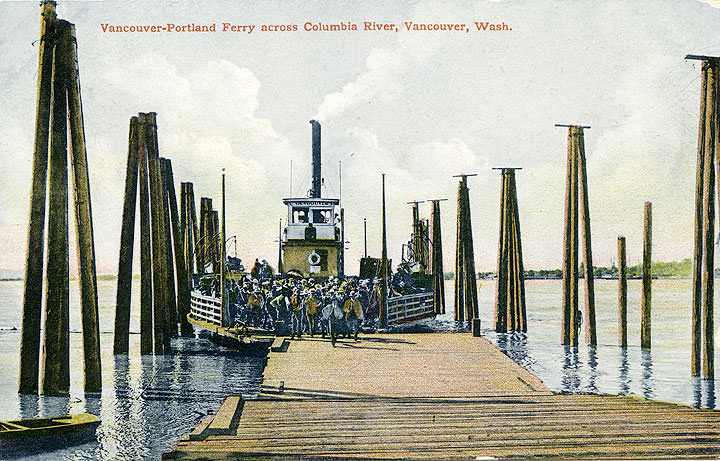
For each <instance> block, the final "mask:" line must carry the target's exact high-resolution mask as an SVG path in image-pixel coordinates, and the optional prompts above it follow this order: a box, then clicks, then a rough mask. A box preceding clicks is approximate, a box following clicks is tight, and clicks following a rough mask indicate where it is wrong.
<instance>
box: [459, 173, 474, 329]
mask: <svg viewBox="0 0 720 461" xmlns="http://www.w3.org/2000/svg"><path fill="white" fill-rule="evenodd" d="M468 176H475V175H474V174H472V175H469V174H463V175H458V176H456V177H459V178H460V181H459V184H458V201H457V246H456V251H455V320H456V321H459V322H464V321H468V322H470V321H472V319H475V318H477V317H478V293H477V274H476V273H475V254H474V252H473V237H472V226H471V221H470V192H469V189H468V185H467V178H468Z"/></svg>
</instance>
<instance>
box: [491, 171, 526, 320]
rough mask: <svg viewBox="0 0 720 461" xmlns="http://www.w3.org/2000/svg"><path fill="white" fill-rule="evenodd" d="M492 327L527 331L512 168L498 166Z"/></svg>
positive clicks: (517, 215) (523, 277)
mask: <svg viewBox="0 0 720 461" xmlns="http://www.w3.org/2000/svg"><path fill="white" fill-rule="evenodd" d="M501 190H502V192H501V198H500V233H499V238H498V265H497V267H498V271H497V274H498V275H497V288H496V290H497V291H496V295H495V331H498V332H505V331H508V330H510V331H527V323H526V318H527V316H526V312H525V276H524V272H523V271H524V269H523V260H522V243H521V237H520V214H519V212H518V205H517V187H516V184H515V170H514V169H513V168H503V169H502V187H501Z"/></svg>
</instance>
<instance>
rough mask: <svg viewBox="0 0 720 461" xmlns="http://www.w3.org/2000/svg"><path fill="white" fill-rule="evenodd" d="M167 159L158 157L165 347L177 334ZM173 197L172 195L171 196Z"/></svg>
mask: <svg viewBox="0 0 720 461" xmlns="http://www.w3.org/2000/svg"><path fill="white" fill-rule="evenodd" d="M168 173H169V172H168V159H166V158H163V157H160V182H161V187H162V200H163V221H164V223H163V230H164V238H163V245H164V246H165V268H166V269H165V276H166V277H167V287H168V297H167V310H166V311H165V332H166V333H165V334H166V337H167V342H168V344H167V346H168V347H169V345H170V344H169V340H170V338H174V337H176V336H177V334H178V328H177V325H178V321H177V303H176V301H177V290H176V289H175V270H176V269H175V263H174V260H175V258H174V256H175V251H174V248H173V245H172V244H171V243H172V242H174V235H173V234H172V224H171V219H170V218H171V213H170V204H169V202H170V200H169V197H170V191H169V190H168ZM173 195H174V194H173Z"/></svg>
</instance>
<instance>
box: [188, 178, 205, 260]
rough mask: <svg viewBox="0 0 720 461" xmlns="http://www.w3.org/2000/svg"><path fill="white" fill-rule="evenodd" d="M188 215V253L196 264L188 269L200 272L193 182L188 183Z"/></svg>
mask: <svg viewBox="0 0 720 461" xmlns="http://www.w3.org/2000/svg"><path fill="white" fill-rule="evenodd" d="M188 206H189V209H188V215H189V216H188V217H189V219H190V223H189V224H188V230H190V229H191V228H192V237H191V238H190V239H189V243H190V249H191V250H192V251H189V255H190V257H192V258H195V261H196V266H195V270H194V271H189V273H190V274H194V273H196V272H197V273H200V272H202V271H203V268H202V265H201V264H200V262H201V260H200V250H199V245H200V243H199V239H200V237H199V234H198V220H197V214H196V213H195V191H194V190H193V183H188Z"/></svg>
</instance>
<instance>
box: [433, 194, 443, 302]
mask: <svg viewBox="0 0 720 461" xmlns="http://www.w3.org/2000/svg"><path fill="white" fill-rule="evenodd" d="M442 200H447V199H434V200H430V202H431V203H432V214H431V215H430V235H431V236H432V252H431V253H430V266H431V267H432V274H433V304H434V306H435V315H440V314H444V313H445V274H444V271H443V254H442V231H441V227H440V202H441V201H442Z"/></svg>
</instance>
